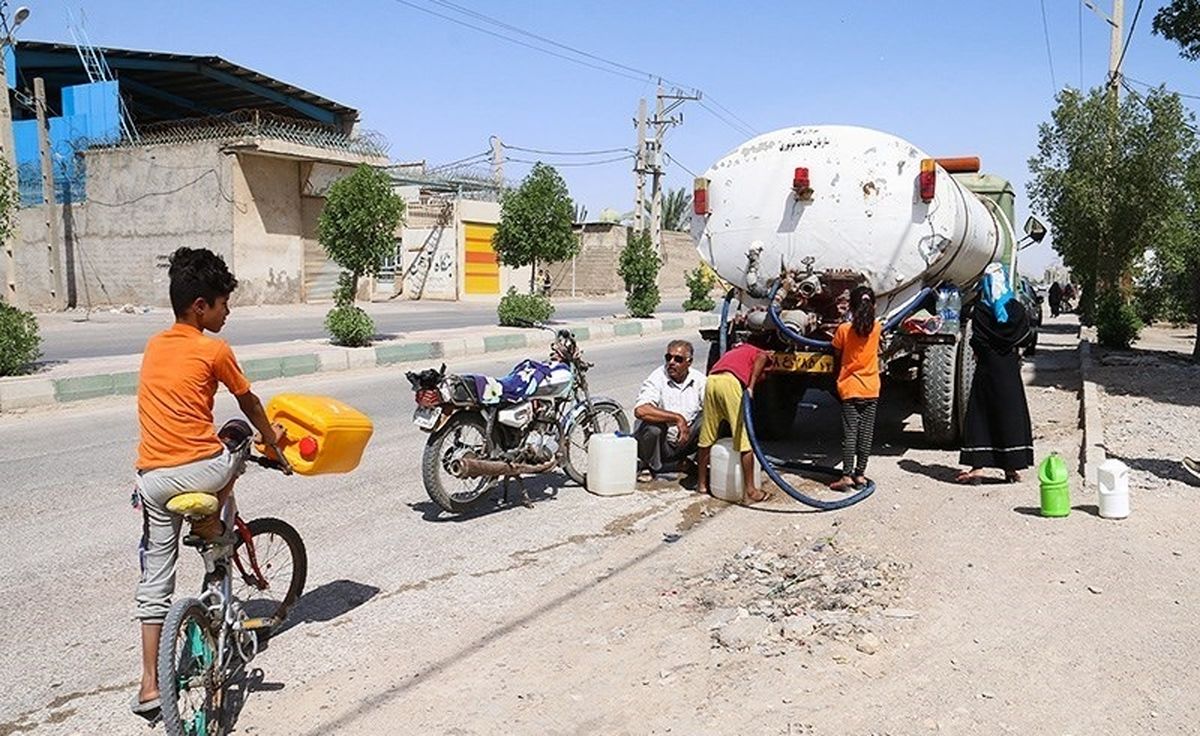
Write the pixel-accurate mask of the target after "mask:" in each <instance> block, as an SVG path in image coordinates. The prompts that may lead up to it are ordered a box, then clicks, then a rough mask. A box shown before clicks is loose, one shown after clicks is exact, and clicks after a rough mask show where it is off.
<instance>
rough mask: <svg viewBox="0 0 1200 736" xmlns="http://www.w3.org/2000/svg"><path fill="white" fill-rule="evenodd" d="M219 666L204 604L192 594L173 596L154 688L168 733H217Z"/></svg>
mask: <svg viewBox="0 0 1200 736" xmlns="http://www.w3.org/2000/svg"><path fill="white" fill-rule="evenodd" d="M219 667H220V663H219V662H217V637H216V632H215V631H214V630H213V624H212V618H211V617H210V616H209V614H208V610H207V609H206V608H205V607H204V606H203V605H202V604H201V603H200V601H198V600H196V599H195V598H184V599H181V600H178V601H176V602H175V603H174V604H173V605H172V606H171V608H170V610H169V611H168V612H167V618H166V620H165V621H163V630H162V637H161V638H160V639H159V643H158V690H159V697H160V698H161V701H162V719H163V727H164V728H165V730H166V732H167V736H213V735H214V734H217V733H220V731H221V724H220V718H221V691H220V688H221V683H220V677H219V672H218V668H219Z"/></svg>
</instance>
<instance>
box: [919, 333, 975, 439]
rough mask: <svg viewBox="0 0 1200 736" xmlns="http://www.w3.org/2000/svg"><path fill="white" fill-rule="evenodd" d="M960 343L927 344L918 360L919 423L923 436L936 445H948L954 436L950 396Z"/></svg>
mask: <svg viewBox="0 0 1200 736" xmlns="http://www.w3.org/2000/svg"><path fill="white" fill-rule="evenodd" d="M961 343H962V341H961V340H960V341H959V344H958V345H930V346H929V347H927V348H926V349H925V352H924V357H923V358H922V360H921V423H922V425H923V426H924V428H925V436H926V437H928V438H929V440H930V442H932V443H933V444H935V445H937V446H939V447H952V446H953V445H954V443H955V442H956V441H957V440H958V422H957V421H955V419H956V418H957V415H956V411H955V410H956V406H955V402H954V399H955V394H956V393H958V392H957V391H956V390H955V389H956V388H957V377H958V376H957V371H956V370H955V369H956V368H957V367H958V352H959V347H960V345H961ZM964 403H965V402H964Z"/></svg>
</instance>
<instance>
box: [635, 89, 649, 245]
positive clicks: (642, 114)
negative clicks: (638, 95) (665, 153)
mask: <svg viewBox="0 0 1200 736" xmlns="http://www.w3.org/2000/svg"><path fill="white" fill-rule="evenodd" d="M633 124H634V127H636V128H637V157H636V158H635V159H634V164H633V173H634V181H635V186H636V187H637V195H636V196H635V197H634V202H633V231H634V232H635V233H640V232H641V231H642V220H643V219H644V218H643V213H644V212H645V211H646V98H645V97H643V98H642V99H640V100H638V116H637V120H634V121H633Z"/></svg>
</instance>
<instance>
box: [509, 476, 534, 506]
mask: <svg viewBox="0 0 1200 736" xmlns="http://www.w3.org/2000/svg"><path fill="white" fill-rule="evenodd" d="M510 480H516V481H517V488H519V489H521V505H522V506H524V507H525V508H527V509H531V508H533V501H532V500H531V499H530V498H529V492H528V491H527V490H525V480H524V479H523V478H521V476H519V475H506V476H504V504H505V505H506V506H507V505H508V482H509V481H510Z"/></svg>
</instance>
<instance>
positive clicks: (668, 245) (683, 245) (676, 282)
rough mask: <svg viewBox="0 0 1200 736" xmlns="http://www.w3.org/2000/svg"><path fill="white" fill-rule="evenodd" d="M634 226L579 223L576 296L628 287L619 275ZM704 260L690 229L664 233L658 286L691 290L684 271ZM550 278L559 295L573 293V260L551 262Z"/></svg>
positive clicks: (670, 291)
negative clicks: (580, 242)
mask: <svg viewBox="0 0 1200 736" xmlns="http://www.w3.org/2000/svg"><path fill="white" fill-rule="evenodd" d="M629 230H630V228H629V227H627V226H625V225H618V224H612V223H587V224H585V225H582V226H576V228H575V232H576V233H577V234H579V233H581V232H582V238H583V242H582V245H581V247H580V250H579V256H578V257H576V259H575V262H574V285H575V295H576V296H602V295H606V294H618V293H622V292H624V290H625V285H624V283H622V282H621V277H620V276H618V275H617V267H618V266H619V265H620V259H621V249H622V248H624V247H625V242H626V240H627V239H628V237H629ZM699 264H700V256H699V255H697V253H696V246H695V242H694V241H693V240H692V236H691V235H690V234H688V233H676V232H664V233H663V265H662V268H661V269H660V270H659V272H658V288H659V290H660V291H661V292H662V293H663V294H670V295H675V294H678V293H682V292H684V291H686V290H687V285H686V282H685V281H684V273H685V272H686V271H690V270H692V269H694V268H696V266H698V265H699ZM549 270H550V280H551V285H552V287H553V294H554V295H555V296H570V295H571V284H572V262H571V261H566V262H563V263H555V264H551V266H550V269H549Z"/></svg>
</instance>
